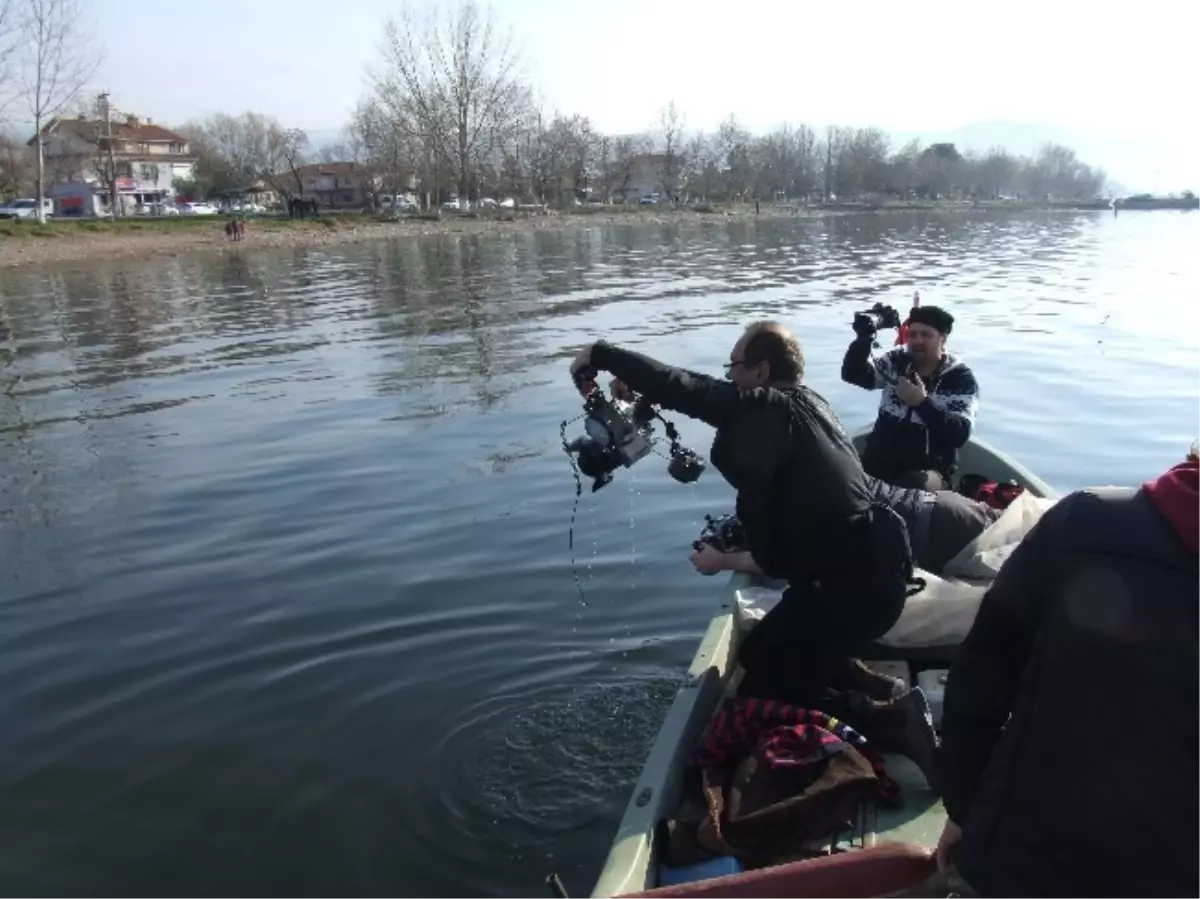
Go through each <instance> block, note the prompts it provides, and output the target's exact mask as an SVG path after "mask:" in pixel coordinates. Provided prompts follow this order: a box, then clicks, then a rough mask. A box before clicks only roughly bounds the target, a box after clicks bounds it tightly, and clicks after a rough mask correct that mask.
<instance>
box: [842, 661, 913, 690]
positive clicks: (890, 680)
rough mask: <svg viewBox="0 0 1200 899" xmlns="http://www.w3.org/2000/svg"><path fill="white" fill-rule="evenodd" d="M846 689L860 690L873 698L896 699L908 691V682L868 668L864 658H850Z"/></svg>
mask: <svg viewBox="0 0 1200 899" xmlns="http://www.w3.org/2000/svg"><path fill="white" fill-rule="evenodd" d="M845 689H847V690H859V691H861V692H863V693H866V694H867V695H868V696H870V697H871V698H872V699H882V700H888V699H895V698H897V697H898V696H903V695H904V694H905V693H906V692H907V691H908V684H907V683H905V682H904V681H903V680H901V679H900V678H898V677H892V676H891V675H889V674H881V673H880V672H878V671H873V670H872V669H870V668H868V667H867V665H866V663H865V662H863V661H862V659H850V660H849V664H848V665H847V669H846V677H845Z"/></svg>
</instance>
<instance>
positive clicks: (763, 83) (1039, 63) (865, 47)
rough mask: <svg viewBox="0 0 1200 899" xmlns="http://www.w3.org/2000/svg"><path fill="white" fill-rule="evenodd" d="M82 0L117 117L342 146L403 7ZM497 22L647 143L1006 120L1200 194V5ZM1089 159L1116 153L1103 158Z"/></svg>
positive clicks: (1123, 174)
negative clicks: (301, 133) (308, 135)
mask: <svg viewBox="0 0 1200 899" xmlns="http://www.w3.org/2000/svg"><path fill="white" fill-rule="evenodd" d="M84 2H85V3H91V4H93V6H92V10H91V16H90V18H91V20H92V22H91V24H90V26H89V29H88V30H89V32H90V34H91V35H92V37H93V39H94V40H95V41H96V42H97V43H98V44H100V45H102V46H105V47H106V48H107V52H106V55H105V59H104V62H103V64H102V66H101V69H100V71H99V73H98V74H97V76H96V85H95V87H96V89H107V90H109V91H111V92H112V96H113V101H114V103H115V104H116V105H117V107H118V108H120V109H122V110H128V111H133V112H137V113H138V114H140V115H141V116H143V117H146V116H149V117H151V118H153V119H154V121H155V122H156V123H163V124H171V123H179V122H182V121H184V120H186V119H192V118H201V117H204V116H207V115H210V114H212V113H216V112H229V113H239V112H243V111H247V110H252V111H255V112H263V113H268V114H271V115H274V116H275V117H276V118H278V119H279V120H280V121H281V122H282V123H283V124H284V125H285V126H287V127H301V128H305V129H307V130H309V131H310V132H313V133H314V134H327V133H329V132H332V131H334V130H335V129H338V128H340V127H341V126H342V125H343V124H344V123H345V121H346V119H347V118H348V116H349V113H350V110H351V109H352V108H353V106H354V104H355V102H356V101H357V100H358V98H359V97H360V96H362V94H363V92H364V90H365V87H366V74H365V73H366V66H367V65H369V64H371V63H372V62H374V61H376V60H377V59H378V45H379V41H380V37H381V33H382V25H383V22H384V20H385V19H386V17H387V16H388V15H389V14H392V13H394V12H395V11H397V10H398V9H399V8H400V3H401V2H402V0H346V2H345V3H344V4H337V3H331V2H329V0H206V2H204V3H195V4H172V5H171V6H170V7H169V10H168V9H167V8H165V7H164V8H162V9H155V10H154V11H151V8H149V7H147V6H146V5H145V3H144V2H140V0H139V2H134V0H84ZM432 2H434V0H416V3H418V4H419V5H423V6H427V5H429V4H430V3H432ZM451 2H452V0H442V5H450V3H451ZM484 5H485V6H486V5H487V4H486V3H484ZM490 8H491V11H492V14H493V15H494V16H495V18H496V19H497V20H498V21H499V22H500V23H501V24H503V25H504V26H506V27H508V28H511V29H512V32H513V35H514V37H515V39H516V42H517V44H518V46H519V47H520V48H521V50H522V57H523V61H524V64H523V68H524V73H525V75H526V76H527V77H528V78H529V80H530V81H531V82H532V83H533V84H534V85H535V86H536V87H537V88H538V90H539V92H540V95H541V96H542V97H543V98H544V100H545V103H546V106H547V107H548V108H550V109H557V110H560V111H563V112H578V113H581V114H585V115H588V116H589V117H590V118H591V120H592V122H593V124H594V125H596V126H597V127H598V128H600V129H602V130H604V131H608V132H614V133H629V132H634V131H642V130H646V129H648V128H650V127H651V126H653V125H654V124H655V122H656V121H657V119H658V112H659V110H660V108H661V107H663V106H664V105H665V104H667V103H668V102H670V101H674V102H675V104H676V105H677V107H678V108H679V109H681V110H682V111H683V112H684V113H685V115H686V124H687V127H688V128H689V129H691V130H696V129H701V130H713V129H715V128H716V126H717V125H718V124H719V123H720V122H721V121H722V120H723V119H725V118H726V117H727V116H728V115H729V114H730V113H734V114H736V116H737V118H738V120H739V121H740V122H741V123H742V124H743V125H744V126H745V127H748V128H749V129H750V130H752V131H765V130H768V129H771V128H773V127H775V126H778V125H780V124H782V123H784V122H791V123H800V122H804V123H808V124H812V125H817V126H824V125H826V124H831V123H833V124H844V125H853V126H860V125H875V126H879V127H882V128H884V129H887V130H889V131H892V132H895V133H897V134H902V135H904V136H905V137H907V136H913V135H915V136H926V135H927V136H928V139H937V138H938V137H940V136H942V135H947V134H952V133H954V132H955V131H956V130H957V129H962V128H964V127H965V126H969V125H973V124H977V123H996V122H1003V123H1011V124H1013V125H1014V126H1016V127H1018V128H1024V129H1025V130H1026V131H1028V130H1029V127H1030V126H1036V127H1038V128H1051V127H1052V128H1054V129H1055V133H1056V134H1057V135H1059V136H1066V137H1070V138H1073V139H1074V142H1075V144H1076V149H1077V150H1079V151H1080V155H1081V156H1082V157H1083V158H1084V159H1085V161H1089V162H1095V163H1096V164H1100V165H1104V166H1105V167H1106V168H1107V169H1108V170H1109V172H1110V174H1111V175H1112V176H1113V177H1114V178H1115V179H1117V180H1120V181H1121V182H1122V183H1124V184H1127V185H1129V186H1131V187H1134V186H1136V187H1138V188H1140V189H1154V190H1160V189H1161V190H1180V189H1183V188H1188V187H1190V188H1191V189H1193V190H1196V189H1197V188H1200V177H1197V176H1198V175H1200V165H1198V164H1197V161H1196V160H1197V159H1200V154H1198V153H1197V152H1196V151H1195V148H1196V147H1197V146H1198V145H1200V127H1198V125H1197V117H1196V116H1195V113H1194V112H1193V110H1194V106H1195V104H1194V102H1192V98H1193V97H1194V93H1193V92H1191V91H1189V92H1187V93H1186V94H1185V90H1184V88H1185V85H1186V84H1189V83H1193V84H1194V83H1195V81H1196V75H1195V72H1194V67H1195V63H1194V62H1192V61H1191V59H1190V54H1189V52H1188V51H1190V50H1191V49H1192V44H1193V43H1194V38H1195V34H1196V26H1197V24H1200V4H1195V3H1191V2H1187V0H1169V2H1166V0H1139V2H1137V3H1114V4H1112V5H1111V6H1109V5H1106V4H1096V3H1088V4H1084V3H1081V2H1077V0H1040V2H1029V0H1012V2H1008V3H1005V4H995V5H991V4H988V5H986V6H985V5H984V4H982V3H966V2H963V0H957V2H953V3H952V2H942V0H916V2H909V3H896V2H895V0H891V2H883V0H859V2H856V3H853V4H850V3H846V4H844V5H843V4H836V3H830V2H825V3H816V2H812V0H736V2H724V3H717V2H712V0H688V2H684V0H675V2H669V0H601V2H598V3H589V4H582V3H572V2H569V0H562V2H551V0H492V3H491V6H490ZM1185 116H1186V118H1185ZM1031 133H1032V132H1031ZM1026 136H1028V135H1026ZM1017 142H1018V143H1019V141H1017ZM1089 148H1090V149H1091V150H1092V151H1093V153H1101V154H1106V155H1109V156H1111V157H1112V158H1111V159H1105V158H1099V159H1091V158H1089V157H1088V155H1087V152H1086V151H1087V149H1089ZM1017 149H1024V148H1017ZM1114 163H1115V164H1116V165H1115V167H1114ZM1131 182H1132V183H1131Z"/></svg>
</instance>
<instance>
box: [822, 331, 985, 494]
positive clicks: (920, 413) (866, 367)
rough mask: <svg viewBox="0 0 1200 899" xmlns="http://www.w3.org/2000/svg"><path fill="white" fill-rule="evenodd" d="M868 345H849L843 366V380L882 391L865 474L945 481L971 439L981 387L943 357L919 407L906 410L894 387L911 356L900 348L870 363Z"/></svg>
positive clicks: (955, 360)
mask: <svg viewBox="0 0 1200 899" xmlns="http://www.w3.org/2000/svg"><path fill="white" fill-rule="evenodd" d="M870 355H871V339H870V338H865V339H864V338H859V339H858V340H855V341H854V342H853V343H852V344H850V347H849V349H847V350H846V356H845V358H844V359H843V360H842V380H844V381H846V382H847V383H850V384H854V385H856V386H858V387H863V388H865V389H867V390H882V391H883V396H882V397H881V398H880V401H879V416H878V417H877V418H876V419H875V427H874V429H873V430H872V432H871V436H870V437H869V438H868V439H867V447H866V450H865V451H864V452H863V458H862V461H863V468H864V469H866V471H867V473H868V474H870V475H874V476H875V477H877V478H880V479H882V480H884V481H890V480H892V479H893V478H897V477H900V476H901V475H903V474H904V473H905V472H909V471H918V470H926V471H938V472H941V473H942V475H944V476H945V477H947V478H949V476H950V475H952V474H953V473H954V471H955V470H956V469H957V468H958V450H959V447H961V446H962V445H963V444H965V443H966V442H967V438H969V437H970V436H971V428H972V427H973V426H974V424H975V414H976V411H977V410H978V408H979V384H978V383H977V382H976V381H975V375H974V373H973V372H972V371H971V369H970V368H968V367H967V366H966V364H965V363H963V362H962V361H961V360H960V359H958V358H957V357H955V356H953V355H951V354H950V353H947V354H946V355H945V356H943V357H942V362H941V364H940V365H939V366H938V367H937V370H936V371H934V373H933V376H932V377H930V378H925V379H922V380H923V381H924V383H925V389H926V391H927V393H928V395H927V396H926V398H925V401H924V402H923V403H921V405H919V406H917V407H915V408H913V407H910V406H907V405H905V403H904V401H903V400H901V399H900V397H899V396H897V395H896V390H895V387H894V385H895V383H896V381H897V380H898V379H899V378H900V377H901V376H903V375H904V374H905V373H906V372H908V371H909V369H910V366H911V365H912V355H911V354H910V353H909V352H908V350H907V349H905V348H904V347H897V348H896V349H893V350H889V351H888V352H886V353H884V354H883V355H881V356H879V357H877V358H876V359H874V360H872V359H871V358H870Z"/></svg>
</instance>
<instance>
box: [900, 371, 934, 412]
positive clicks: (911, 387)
mask: <svg viewBox="0 0 1200 899" xmlns="http://www.w3.org/2000/svg"><path fill="white" fill-rule="evenodd" d="M896 396H898V397H900V402H902V403H904V405H906V406H910V407H913V408H915V407H917V406H919V405H921V403H923V402H925V397H926V396H927V394H926V392H925V385H924V384H923V383H922V382H921V378H920V376H919V375H915V374H914V375H902V376H901V377H900V378H899V379H898V380H897V381H896Z"/></svg>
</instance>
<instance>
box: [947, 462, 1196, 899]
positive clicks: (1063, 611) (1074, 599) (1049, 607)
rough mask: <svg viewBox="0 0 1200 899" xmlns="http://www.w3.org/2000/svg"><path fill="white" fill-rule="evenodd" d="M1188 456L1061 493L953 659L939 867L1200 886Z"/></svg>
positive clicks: (1099, 890)
mask: <svg viewBox="0 0 1200 899" xmlns="http://www.w3.org/2000/svg"><path fill="white" fill-rule="evenodd" d="M1198 474H1200V463H1198V462H1197V459H1196V458H1195V457H1194V456H1193V457H1190V458H1189V459H1188V461H1187V462H1185V463H1183V464H1181V465H1178V466H1176V467H1174V468H1172V469H1171V470H1170V471H1168V472H1167V473H1166V474H1164V475H1163V476H1162V477H1160V478H1158V479H1157V480H1155V481H1152V482H1150V483H1147V484H1145V485H1144V486H1143V487H1142V488H1141V489H1140V490H1116V489H1111V490H1103V491H1080V492H1078V493H1073V494H1071V495H1069V496H1067V497H1066V498H1064V499H1062V500H1060V501H1059V502H1058V503H1056V504H1055V505H1054V506H1053V507H1052V508H1051V509H1050V510H1048V511H1047V512H1046V513H1045V515H1044V516H1043V517H1042V518H1041V519H1040V520H1039V521H1038V523H1037V524H1036V525H1035V526H1034V528H1033V529H1032V530H1031V531H1030V532H1029V534H1028V535H1027V536H1026V537H1025V539H1024V540H1023V541H1022V543H1021V545H1020V546H1018V547H1017V549H1016V551H1015V552H1014V553H1013V555H1012V556H1011V557H1010V558H1009V560H1008V561H1007V562H1005V564H1004V567H1003V568H1001V569H1000V574H999V576H998V577H997V579H996V581H995V583H994V584H993V586H992V587H991V589H989V590H988V592H987V593H986V594H985V595H984V598H983V602H982V604H981V606H980V609H979V615H978V617H977V618H976V619H975V624H974V626H973V627H972V628H971V631H970V633H969V634H968V636H967V638H966V641H965V642H964V643H963V646H962V648H961V650H960V652H959V655H958V658H957V660H956V662H955V664H954V667H953V668H952V669H951V671H950V675H949V679H948V682H947V685H946V693H945V704H944V711H943V719H942V740H943V744H942V753H943V754H942V758H941V768H940V774H941V780H942V789H943V799H944V802H945V807H946V812H947V815H948V823H947V824H946V828H945V831H944V832H943V834H942V838H941V841H940V843H939V846H938V863H939V867H940V868H941V869H942V870H943V871H945V872H947V874H948V875H950V876H957V877H959V878H961V879H962V880H964V881H965V882H966V884H968V885H969V886H970V888H971V889H972V890H974V891H975V892H977V893H978V894H980V895H983V896H1084V895H1087V896H1196V895H1198V894H1200V863H1198V861H1197V859H1198V858H1200V853H1197V850H1196V847H1197V845H1198V844H1200V827H1198V825H1197V820H1198V819H1200V804H1198V802H1197V795H1198V794H1200V780H1198V777H1197V758H1198V757H1200V744H1198V734H1197V707H1198V705H1200V691H1198V682H1200V674H1198V671H1200V657H1198V655H1197V628H1198V626H1200V619H1198V617H1197V609H1198V604H1197V592H1198V590H1200V584H1198V583H1197V544H1198V542H1200V512H1198V510H1197V504H1198V502H1200V490H1198Z"/></svg>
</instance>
